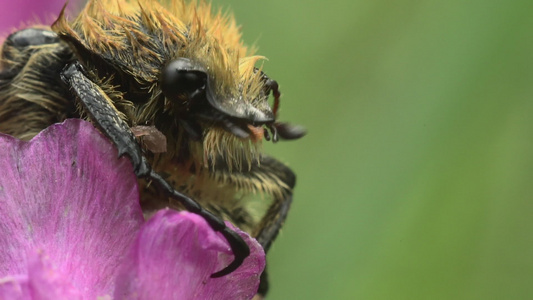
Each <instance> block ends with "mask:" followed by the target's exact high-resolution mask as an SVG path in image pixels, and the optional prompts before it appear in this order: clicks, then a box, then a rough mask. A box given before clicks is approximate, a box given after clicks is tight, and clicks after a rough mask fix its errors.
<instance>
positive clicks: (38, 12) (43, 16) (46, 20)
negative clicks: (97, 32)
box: [0, 0, 83, 40]
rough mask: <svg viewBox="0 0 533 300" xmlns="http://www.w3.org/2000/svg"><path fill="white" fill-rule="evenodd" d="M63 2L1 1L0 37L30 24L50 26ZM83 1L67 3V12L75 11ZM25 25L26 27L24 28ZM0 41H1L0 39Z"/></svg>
mask: <svg viewBox="0 0 533 300" xmlns="http://www.w3.org/2000/svg"><path fill="white" fill-rule="evenodd" d="M65 2H66V1H64V0H40V1H35V0H17V1H2V5H1V7H0V35H1V36H2V37H5V36H7V35H8V34H9V33H11V32H12V31H13V30H15V28H19V29H20V28H22V27H26V26H27V25H31V24H47V25H51V24H52V23H53V22H54V20H55V19H56V18H57V16H58V15H59V12H61V8H62V7H63V5H65ZM82 2H83V1H81V0H74V1H69V4H68V10H69V11H73V12H74V11H77V10H79V8H80V7H81V4H82ZM24 25H26V26H24ZM0 40H1V39H0Z"/></svg>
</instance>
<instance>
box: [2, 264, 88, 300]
mask: <svg viewBox="0 0 533 300" xmlns="http://www.w3.org/2000/svg"><path fill="white" fill-rule="evenodd" d="M28 271H29V272H28V273H29V275H28V276H17V277H9V276H8V277H5V278H2V279H0V299H20V300H55V299H69V300H76V299H82V298H81V295H80V294H79V292H78V291H77V290H76V289H74V288H73V287H72V285H70V284H69V283H68V280H67V279H66V277H65V276H64V275H63V274H61V273H60V272H58V270H56V269H54V267H53V266H51V265H50V263H49V261H48V260H47V259H46V258H43V257H42V255H39V254H35V255H34V256H32V258H31V259H30V264H29V270H28Z"/></svg>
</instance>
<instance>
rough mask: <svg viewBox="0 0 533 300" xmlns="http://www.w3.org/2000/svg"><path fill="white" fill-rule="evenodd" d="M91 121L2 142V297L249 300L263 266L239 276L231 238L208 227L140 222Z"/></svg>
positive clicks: (258, 261)
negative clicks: (230, 268)
mask: <svg viewBox="0 0 533 300" xmlns="http://www.w3.org/2000/svg"><path fill="white" fill-rule="evenodd" d="M116 155H117V151H116V149H115V147H114V146H113V145H112V144H111V143H110V142H109V141H108V140H107V139H106V138H105V137H104V136H102V135H101V134H100V133H99V132H98V131H96V130H95V129H94V127H93V126H92V125H91V124H90V123H88V122H85V121H81V120H67V121H65V122H64V123H62V124H56V125H53V126H51V127H50V128H48V129H46V130H44V131H43V132H41V133H40V134H39V135H38V136H36V137H35V138H34V139H32V140H31V141H30V142H23V141H20V140H17V139H15V138H13V137H10V136H6V135H0V170H1V171H0V299H95V300H96V299H251V298H252V297H253V296H254V294H255V293H256V291H257V287H258V284H259V275H260V274H261V272H262V270H263V268H264V265H265V259H264V252H263V250H262V248H261V246H260V245H259V244H258V243H257V242H256V241H255V240H253V239H251V238H250V237H249V236H248V235H246V234H245V233H243V232H241V231H239V230H238V229H236V230H237V232H239V234H240V235H241V236H243V237H244V238H245V240H246V242H247V243H248V245H249V247H250V249H251V253H252V254H251V255H250V256H249V257H248V258H246V260H245V262H244V264H243V265H242V266H241V267H239V268H238V269H237V270H236V271H235V272H233V273H231V274H229V275H227V276H224V277H221V278H210V275H211V274H212V273H214V272H216V271H219V270H221V269H223V268H224V267H225V266H226V265H227V264H229V263H230V262H231V261H232V260H233V254H232V252H231V250H230V247H229V245H228V243H227V241H226V240H225V238H224V237H223V236H222V235H221V234H219V233H216V232H214V231H213V230H212V229H211V228H210V227H209V225H208V224H207V223H206V221H205V220H204V219H202V218H201V217H199V216H197V215H195V214H191V213H187V212H176V211H173V210H162V211H159V212H158V213H156V214H155V215H154V216H153V217H152V218H151V219H150V220H148V221H146V222H145V221H144V219H143V216H142V211H141V208H140V205H139V195H138V191H137V181H136V178H135V176H134V174H133V170H132V166H131V164H130V162H129V160H128V159H127V158H125V157H123V158H120V159H117V158H116Z"/></svg>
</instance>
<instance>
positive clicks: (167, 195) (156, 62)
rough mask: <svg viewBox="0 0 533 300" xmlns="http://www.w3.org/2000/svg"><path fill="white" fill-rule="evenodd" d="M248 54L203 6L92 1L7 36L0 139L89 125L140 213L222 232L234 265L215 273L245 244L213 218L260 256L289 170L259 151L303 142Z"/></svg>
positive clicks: (274, 228)
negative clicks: (168, 215) (123, 172)
mask: <svg viewBox="0 0 533 300" xmlns="http://www.w3.org/2000/svg"><path fill="white" fill-rule="evenodd" d="M253 52H254V51H253V50H250V49H248V48H247V47H245V46H244V45H243V44H242V42H241V36H240V32H239V29H238V26H237V25H236V23H235V21H234V19H233V17H232V16H231V15H230V14H224V13H221V12H218V13H212V9H211V7H210V5H209V4H206V3H204V2H201V3H200V4H196V3H195V2H192V3H187V2H184V1H181V0H174V1H170V3H169V4H168V5H161V4H159V3H157V2H155V1H148V0H139V1H131V2H130V1H125V0H101V1H98V0H92V1H89V2H88V4H87V5H86V7H85V8H84V9H83V11H82V12H81V13H80V14H79V15H78V16H77V17H76V18H75V19H74V20H67V18H66V17H65V15H64V13H63V12H62V13H61V14H60V16H59V18H58V19H57V21H56V22H55V23H54V24H53V25H52V26H51V27H46V26H35V27H32V28H28V29H24V30H20V31H17V32H15V33H12V34H11V35H10V36H9V37H8V38H7V40H6V41H5V43H4V45H3V48H2V54H1V55H2V56H1V66H0V67H1V69H0V131H1V132H4V133H7V134H11V135H14V136H17V137H19V138H22V139H30V138H32V137H33V136H35V135H36V134H37V133H38V132H39V131H41V130H42V129H44V128H46V127H48V126H49V125H51V124H53V123H55V122H60V121H63V120H64V119H66V118H84V119H88V120H91V121H92V122H93V123H95V124H96V125H97V127H98V128H100V129H101V130H102V132H104V133H105V134H106V135H107V136H108V137H109V138H110V139H111V140H112V141H113V142H114V143H115V144H116V145H117V148H118V150H119V154H120V155H123V154H126V155H128V156H129V157H130V159H131V160H132V163H133V165H134V169H135V172H136V174H137V176H139V178H140V179H139V180H140V181H139V182H140V186H141V201H142V203H141V204H142V205H143V209H144V211H145V213H149V212H151V211H154V210H156V209H159V208H162V207H168V206H170V207H174V208H176V209H188V210H190V211H192V212H195V213H198V214H200V215H202V216H203V217H204V218H206V220H208V222H209V223H210V224H211V226H212V227H213V228H214V229H215V230H218V231H220V232H222V233H223V234H224V235H225V236H226V238H227V239H228V241H229V242H230V244H231V245H232V249H233V250H234V253H235V261H234V263H233V264H232V265H231V266H228V268H226V269H225V270H222V271H220V272H218V273H217V274H214V275H215V276H222V275H225V274H227V273H229V272H231V271H232V270H234V269H235V268H237V267H238V266H239V265H240V263H241V262H242V259H244V257H245V256H246V255H247V254H246V251H247V248H246V245H244V246H243V245H242V243H241V242H242V241H240V240H239V239H240V238H239V237H238V236H237V235H236V234H235V233H234V232H232V231H231V230H230V229H228V228H227V227H225V225H224V223H223V222H222V221H221V220H220V218H222V219H224V220H229V221H231V222H232V223H234V224H235V225H237V226H239V227H240V228H242V229H243V230H245V231H248V232H249V233H250V234H251V235H252V236H254V237H256V238H257V240H258V241H259V242H260V243H261V244H262V245H263V247H264V248H265V251H266V250H268V249H269V247H270V245H271V243H272V241H273V240H274V239H275V238H276V236H277V234H278V231H279V229H280V228H281V226H282V224H283V222H284V220H285V218H286V216H287V213H288V209H289V206H290V203H291V200H292V189H293V187H294V184H295V175H294V173H293V172H292V171H291V170H290V169H289V168H288V167H286V166H285V165H284V164H282V163H280V162H279V161H277V160H275V159H274V158H271V157H269V156H267V155H265V154H263V153H262V151H261V143H262V142H263V140H272V141H274V142H275V141H277V140H278V139H279V138H281V139H297V138H300V137H302V136H303V135H304V134H305V131H304V130H303V128H301V127H299V126H294V125H290V124H288V123H281V122H278V121H277V113H278V108H279V103H280V92H279V89H278V84H277V83H276V81H274V80H272V79H270V78H269V77H268V76H267V75H266V74H265V73H263V72H262V71H261V69H260V68H257V67H256V64H257V62H258V61H259V60H261V59H262V58H263V57H261V56H256V55H253ZM270 96H272V98H273V100H272V102H273V104H272V105H270V103H269V98H270ZM193 199H194V200H193ZM243 247H244V248H246V249H244V248H243ZM266 289H267V286H266V277H264V278H263V280H262V286H261V288H260V293H263V294H264V293H265V292H266Z"/></svg>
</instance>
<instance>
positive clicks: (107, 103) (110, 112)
mask: <svg viewBox="0 0 533 300" xmlns="http://www.w3.org/2000/svg"><path fill="white" fill-rule="evenodd" d="M61 77H62V79H63V81H64V82H65V83H66V84H67V85H68V86H69V87H70V88H71V90H72V92H73V93H74V94H75V95H76V97H77V98H78V99H79V100H80V101H81V103H82V104H83V106H84V107H85V111H86V112H87V113H88V115H89V117H90V118H91V119H92V120H93V121H94V122H95V123H96V124H98V126H99V127H100V128H101V129H102V131H103V132H104V133H105V134H106V135H107V136H108V137H109V138H110V139H111V140H112V141H113V143H114V144H115V145H116V146H117V148H118V152H119V156H122V155H124V154H126V155H128V157H130V160H131V162H132V164H133V168H134V170H135V174H136V175H137V176H138V177H144V178H147V179H149V180H151V181H152V182H153V183H154V184H155V185H156V186H157V187H158V188H159V189H161V190H162V191H163V192H164V193H165V194H166V195H167V196H168V197H172V198H174V199H176V200H178V201H180V202H181V203H182V204H183V205H184V206H185V208H186V209H187V210H189V211H190V212H193V213H196V214H198V215H200V216H202V217H203V218H204V219H205V220H206V221H207V222H208V223H209V225H210V226H211V227H212V228H213V229H214V230H215V231H218V232H220V233H222V235H224V237H225V238H226V239H227V240H228V242H229V244H230V246H231V249H232V251H233V254H234V255H235V258H234V260H233V262H232V263H231V264H229V265H228V266H227V267H226V268H224V269H222V270H221V271H218V272H216V273H214V274H212V275H211V277H221V276H224V275H227V274H229V273H231V272H233V271H234V270H236V269H237V268H238V267H239V266H240V265H241V264H242V262H243V261H244V259H245V258H246V257H247V256H248V255H250V249H249V248H248V245H247V244H246V243H245V242H244V240H243V239H242V238H241V237H240V236H239V235H238V234H237V233H236V232H235V231H233V230H231V229H230V228H228V227H227V226H226V224H225V223H224V221H222V220H221V219H220V218H218V217H217V216H215V215H213V214H212V213H210V212H209V211H207V210H206V209H204V208H203V207H202V206H201V205H200V204H199V203H198V202H196V201H194V200H193V199H191V198H189V197H187V196H185V195H184V194H182V193H180V192H178V191H176V190H175V189H174V188H173V187H172V186H171V185H170V184H169V183H168V182H167V181H165V180H164V179H163V178H162V177H161V176H160V175H159V174H157V173H156V172H154V171H153V170H152V169H151V167H150V165H149V164H148V161H147V160H146V158H145V157H144V156H143V155H142V151H141V148H140V147H139V144H138V143H137V141H136V140H135V137H134V135H133V133H132V132H131V130H130V128H129V126H128V124H126V122H124V120H122V119H121V118H120V116H119V114H118V112H117V110H116V108H115V107H114V105H113V103H112V101H111V99H109V97H108V96H107V95H106V94H105V93H104V92H103V91H102V89H101V88H100V87H99V86H98V85H97V84H95V83H94V82H92V81H91V80H90V79H89V78H88V77H87V75H86V73H85V71H84V69H83V66H82V65H81V64H80V63H79V62H74V63H72V64H70V65H68V66H67V67H66V68H65V69H64V70H63V72H62V74H61Z"/></svg>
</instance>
